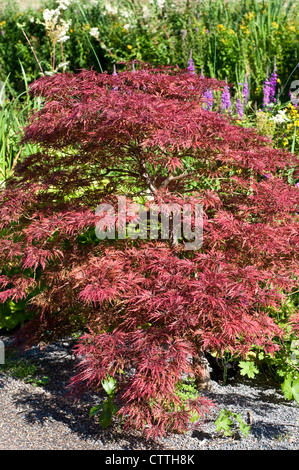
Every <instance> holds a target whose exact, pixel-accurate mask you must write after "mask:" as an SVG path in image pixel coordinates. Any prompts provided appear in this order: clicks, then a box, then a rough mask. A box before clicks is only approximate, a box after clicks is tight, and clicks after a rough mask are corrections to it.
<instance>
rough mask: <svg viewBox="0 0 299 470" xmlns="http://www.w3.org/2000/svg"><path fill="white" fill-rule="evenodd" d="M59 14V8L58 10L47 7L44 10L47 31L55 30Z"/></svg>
mask: <svg viewBox="0 0 299 470" xmlns="http://www.w3.org/2000/svg"><path fill="white" fill-rule="evenodd" d="M59 14H60V10H59V8H56V10H49V9H48V8H46V9H45V10H44V11H43V18H44V20H45V22H44V25H45V28H46V30H47V31H50V30H53V29H54V28H55V25H56V23H57V20H58V17H59Z"/></svg>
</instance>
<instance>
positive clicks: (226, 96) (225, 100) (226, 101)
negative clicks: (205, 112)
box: [221, 86, 231, 111]
mask: <svg viewBox="0 0 299 470" xmlns="http://www.w3.org/2000/svg"><path fill="white" fill-rule="evenodd" d="M230 107H231V100H230V92H229V87H228V86H226V87H224V90H223V92H222V95H221V111H225V110H226V109H230Z"/></svg>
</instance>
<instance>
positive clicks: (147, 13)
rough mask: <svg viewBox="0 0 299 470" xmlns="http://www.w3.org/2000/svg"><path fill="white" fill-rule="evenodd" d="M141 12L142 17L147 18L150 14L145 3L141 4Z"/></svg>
mask: <svg viewBox="0 0 299 470" xmlns="http://www.w3.org/2000/svg"><path fill="white" fill-rule="evenodd" d="M142 14H143V18H144V19H147V18H148V17H149V16H150V11H149V9H148V6H147V5H143V6H142Z"/></svg>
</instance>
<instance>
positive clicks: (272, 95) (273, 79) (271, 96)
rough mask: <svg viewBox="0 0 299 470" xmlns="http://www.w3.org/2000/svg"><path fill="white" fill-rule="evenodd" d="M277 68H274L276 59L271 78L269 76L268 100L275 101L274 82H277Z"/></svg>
mask: <svg viewBox="0 0 299 470" xmlns="http://www.w3.org/2000/svg"><path fill="white" fill-rule="evenodd" d="M277 78H278V76H277V68H276V61H275V63H274V70H273V72H272V75H271V78H270V90H269V99H270V101H276V100H275V91H276V84H277Z"/></svg>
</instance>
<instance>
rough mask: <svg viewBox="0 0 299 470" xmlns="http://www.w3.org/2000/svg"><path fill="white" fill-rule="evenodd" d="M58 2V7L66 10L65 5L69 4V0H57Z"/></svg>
mask: <svg viewBox="0 0 299 470" xmlns="http://www.w3.org/2000/svg"><path fill="white" fill-rule="evenodd" d="M56 3H59V5H58V8H59V9H61V10H67V7H68V6H69V5H70V4H71V0H57V2H56Z"/></svg>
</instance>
